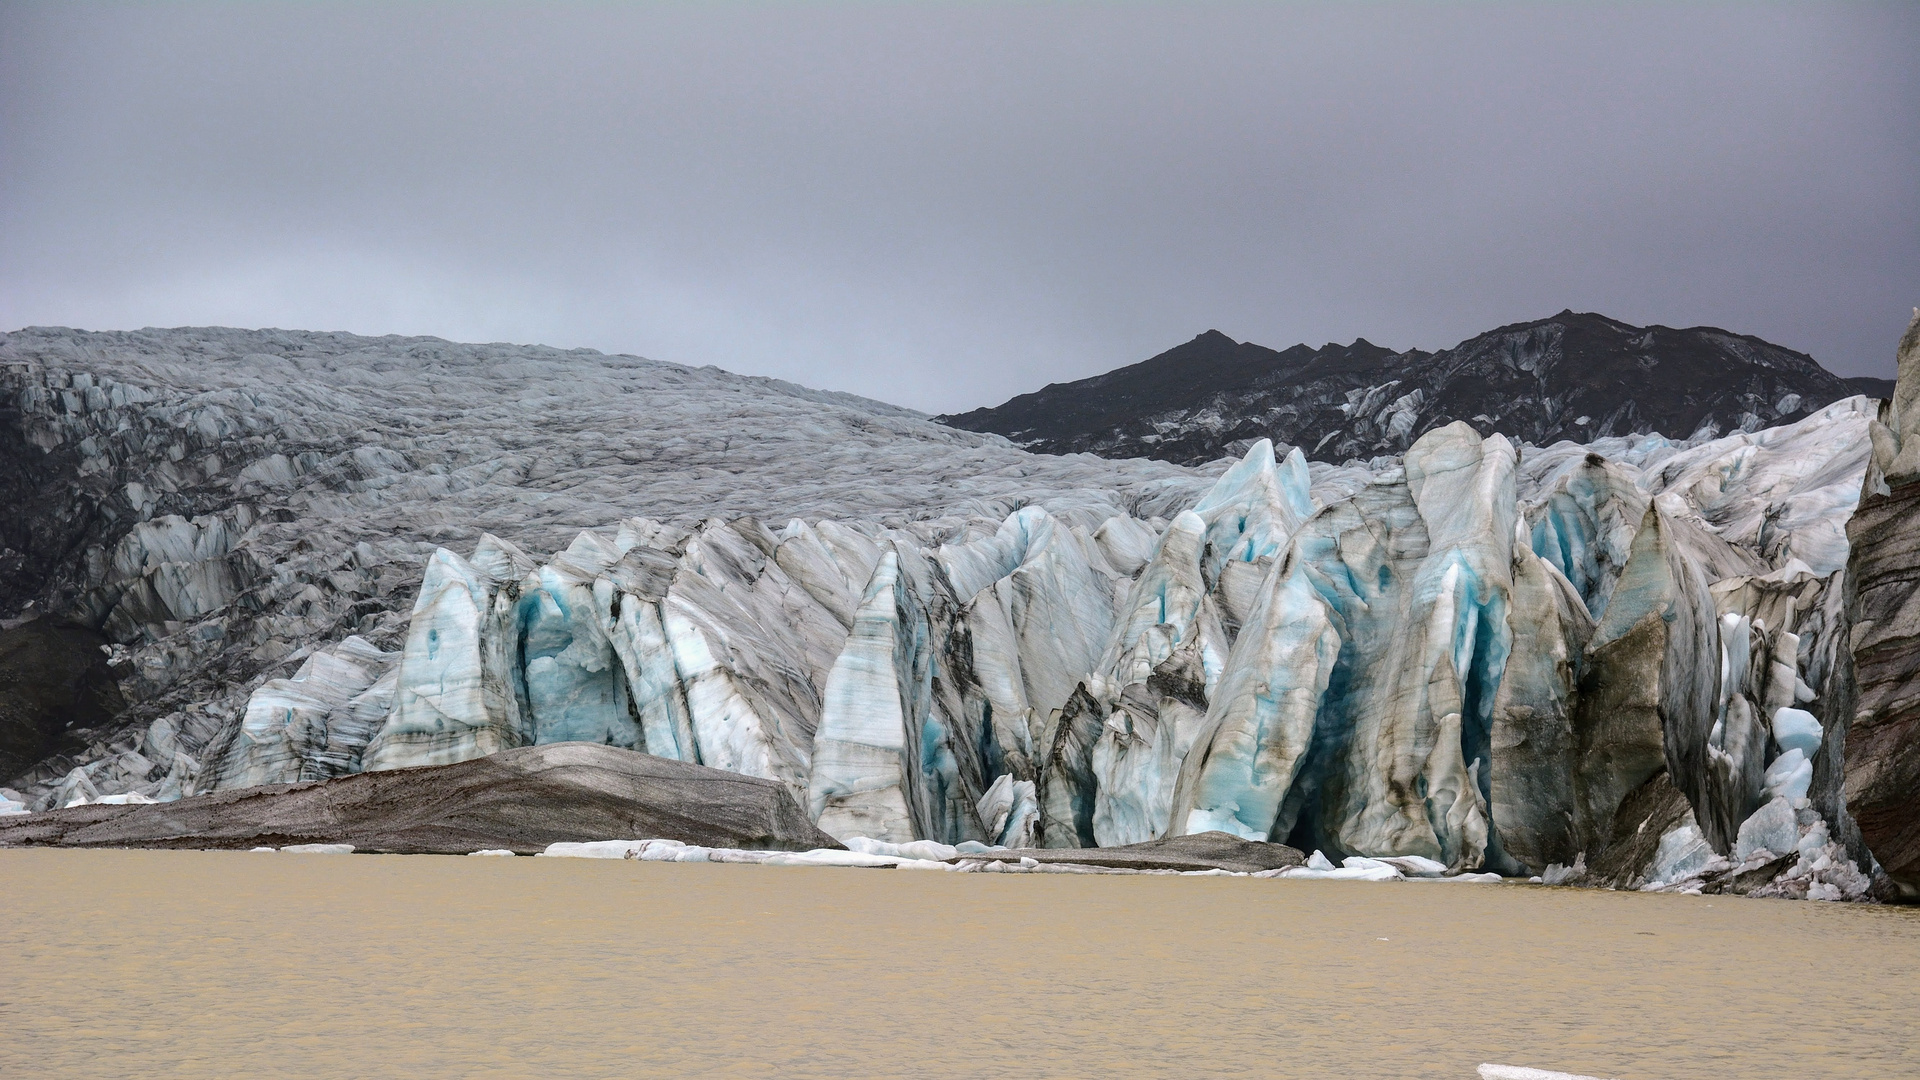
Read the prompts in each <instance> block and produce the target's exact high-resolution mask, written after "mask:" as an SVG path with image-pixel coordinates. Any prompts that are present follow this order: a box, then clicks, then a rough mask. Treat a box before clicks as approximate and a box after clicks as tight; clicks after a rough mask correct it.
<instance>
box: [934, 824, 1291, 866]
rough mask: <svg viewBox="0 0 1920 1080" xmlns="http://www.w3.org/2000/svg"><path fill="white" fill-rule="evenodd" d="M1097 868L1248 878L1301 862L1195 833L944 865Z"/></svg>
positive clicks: (1274, 848) (1271, 847) (1225, 837)
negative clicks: (1226, 872) (1222, 873)
mask: <svg viewBox="0 0 1920 1080" xmlns="http://www.w3.org/2000/svg"><path fill="white" fill-rule="evenodd" d="M1022 859H1032V860H1034V861H1035V862H1039V863H1051V864H1063V865H1071V866H1096V867H1101V868H1103V869H1110V870H1231V871H1233V872H1235V873H1243V874H1252V873H1258V872H1259V871H1261V870H1277V869H1280V868H1281V867H1286V866H1300V865H1301V864H1303V863H1305V862H1306V856H1304V855H1302V854H1301V853H1300V852H1299V851H1298V850H1296V849H1294V848H1290V847H1288V846H1286V845H1285V844H1267V843H1262V842H1260V841H1258V840H1242V839H1240V838H1239V837H1237V836H1233V835H1230V834H1228V833H1223V832H1203V833H1195V834H1193V835H1191V836H1173V837H1168V838H1166V839H1162V840H1149V841H1147V842H1146V843H1144V844H1128V845H1126V846H1125V847H1109V848H1010V849H1007V850H1004V851H987V852H981V853H979V854H967V855H960V856H958V857H956V858H954V859H950V860H948V861H949V862H965V861H968V860H985V861H988V862H1013V863H1017V862H1019V861H1020V860H1022Z"/></svg>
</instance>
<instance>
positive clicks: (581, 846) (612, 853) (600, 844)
mask: <svg viewBox="0 0 1920 1080" xmlns="http://www.w3.org/2000/svg"><path fill="white" fill-rule="evenodd" d="M662 842H663V841H659V840H589V841H586V842H583V843H569V842H565V841H562V842H559V843H553V844H548V845H547V849H546V850H545V851H542V852H541V853H540V854H542V855H547V856H551V857H553V858H559V859H625V858H630V857H632V856H631V855H630V854H629V853H630V852H631V853H635V854H637V853H639V852H642V851H645V850H646V849H647V845H649V844H658V843H662ZM664 842H665V843H674V842H675V841H664Z"/></svg>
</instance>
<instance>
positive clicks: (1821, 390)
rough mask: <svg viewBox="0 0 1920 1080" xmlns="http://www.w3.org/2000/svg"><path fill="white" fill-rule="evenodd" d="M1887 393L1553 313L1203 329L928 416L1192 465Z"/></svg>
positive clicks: (1679, 427) (1881, 383)
mask: <svg viewBox="0 0 1920 1080" xmlns="http://www.w3.org/2000/svg"><path fill="white" fill-rule="evenodd" d="M1890 387H1891V382H1890V381H1889V380H1885V379H1867V378H1861V379H1842V378H1840V377H1839V376H1837V375H1835V374H1833V373H1832V372H1830V371H1827V370H1826V369H1825V368H1823V367H1821V366H1820V365H1819V364H1818V363H1817V362H1815V361H1814V360H1813V358H1812V357H1809V356H1807V355H1806V354H1804V353H1799V352H1795V351H1793V350H1791V349H1787V348H1783V347H1781V346H1778V345H1774V344H1772V343H1770V342H1767V341H1763V340H1761V339H1760V338H1757V337H1752V336H1750V335H1746V334H1735V333H1732V332H1730V331H1727V330H1722V329H1720V328H1718V327H1710V326H1696V327H1689V328H1686V329H1674V328H1672V327H1666V326H1633V325H1630V324H1628V323H1623V322H1620V321H1618V320H1616V319H1610V318H1607V317H1606V316H1604V315H1596V314H1592V313H1575V312H1573V311H1563V312H1561V313H1560V314H1558V315H1555V316H1552V317H1551V318H1546V319H1538V320H1535V321H1532V322H1523V323H1514V324H1511V325H1508V326H1502V327H1499V328H1497V329H1494V330H1490V331H1488V332H1486V333H1484V334H1480V335H1479V336H1477V337H1473V338H1469V339H1468V340H1466V341H1463V342H1461V343H1460V344H1458V345H1455V346H1454V347H1452V348H1450V349H1443V350H1441V351H1439V352H1426V351H1424V350H1420V349H1410V350H1407V351H1404V352H1395V351H1393V350H1391V349H1386V348H1383V347H1381V346H1378V345H1375V344H1373V343H1371V342H1369V341H1367V340H1366V339H1364V338H1361V339H1358V340H1356V341H1354V342H1353V344H1351V345H1338V344H1328V345H1324V346H1322V347H1320V348H1317V349H1316V348H1313V347H1311V346H1308V345H1295V346H1293V347H1292V348H1290V349H1285V350H1278V351H1276V350H1273V349H1268V348H1265V347H1263V346H1260V345H1255V344H1253V343H1251V342H1244V343H1243V342H1236V341H1234V340H1233V339H1232V338H1230V337H1228V336H1227V335H1225V334H1223V333H1220V332H1219V331H1217V330H1209V331H1207V332H1206V333H1204V334H1201V335H1199V336H1198V337H1196V338H1194V339H1193V340H1192V341H1189V342H1187V343H1185V344H1183V345H1179V346H1176V347H1175V348H1172V349H1169V350H1167V351H1166V352H1164V353H1161V354H1160V355H1158V356H1155V357H1153V358H1152V359H1150V360H1145V361H1142V362H1140V363H1138V364H1132V365H1129V366H1127V367H1123V368H1118V369H1116V370H1114V371H1110V372H1107V373H1106V374H1104V375H1096V376H1094V377H1093V378H1090V379H1081V380H1078V381H1076V382H1070V383H1055V384H1053V385H1050V386H1047V387H1045V388H1043V389H1041V390H1038V391H1035V392H1033V393H1031V394H1022V395H1020V396H1018V397H1015V398H1013V399H1011V400H1009V401H1007V402H1006V403H1004V404H1002V405H998V406H995V407H992V408H986V409H976V410H974V411H972V412H968V413H961V414H957V415H950V416H941V417H937V418H936V419H938V420H940V421H941V422H942V423H945V424H949V425H951V426H953V427H958V428H964V429H966V430H969V431H985V432H996V433H998V434H1001V435H1005V436H1006V437H1008V438H1009V439H1012V440H1013V441H1014V442H1016V443H1018V444H1020V445H1021V446H1024V447H1026V448H1027V449H1029V450H1035V451H1039V452H1042V453H1053V454H1061V453H1075V452H1089V453H1094V454H1099V455H1101V456H1103V457H1115V458H1120V457H1151V458H1160V459H1162V460H1166V461H1175V462H1180V463H1183V464H1200V463H1202V462H1207V461H1212V460H1214V459H1216V458H1219V457H1221V456H1223V455H1226V454H1231V453H1236V452H1238V451H1239V450H1242V449H1244V447H1245V445H1246V444H1248V443H1250V442H1251V441H1252V440H1255V439H1260V438H1271V439H1274V440H1275V441H1277V442H1284V443H1289V444H1292V445H1295V446H1299V447H1301V448H1302V449H1303V450H1304V451H1305V452H1306V453H1307V454H1308V456H1310V457H1313V458H1317V459H1319V460H1323V461H1345V460H1348V459H1352V458H1368V457H1374V456H1378V455H1382V454H1395V453H1399V452H1401V451H1403V450H1405V449H1406V448H1407V447H1408V446H1410V445H1412V443H1413V441H1414V440H1415V439H1418V438H1419V437H1420V436H1421V435H1423V434H1425V433H1426V432H1427V431H1430V430H1432V429H1433V428H1436V427H1441V426H1443V425H1445V424H1449V423H1452V422H1453V421H1455V420H1466V421H1468V422H1470V423H1472V424H1473V425H1474V426H1475V427H1477V428H1479V429H1480V430H1481V431H1483V432H1487V433H1492V432H1496V431H1497V432H1500V433H1502V434H1505V435H1507V436H1508V437H1509V438H1513V439H1517V440H1521V441H1525V442H1529V443H1533V444H1535V445H1547V444H1550V443H1554V442H1558V441H1560V440H1562V439H1570V440H1573V441H1575V442H1589V441H1591V440H1593V439H1596V438H1603V437H1606V436H1610V435H1627V434H1644V433H1651V432H1657V433H1659V434H1662V435H1666V436H1668V437H1670V438H1674V439H1684V438H1687V437H1689V436H1692V435H1694V434H1696V433H1699V432H1701V431H1703V430H1705V431H1711V432H1714V433H1716V434H1717V433H1724V432H1728V431H1734V430H1746V431H1753V430H1757V429H1759V428H1762V427H1767V426H1771V425H1774V424H1781V423H1789V422H1792V421H1794V420H1798V419H1800V418H1802V417H1804V416H1806V415H1808V414H1809V413H1811V412H1813V411H1815V410H1817V409H1819V408H1821V407H1823V406H1825V405H1828V404H1831V403H1832V402H1834V401H1838V400H1840V399H1841V398H1846V397H1851V396H1853V395H1855V394H1860V393H1866V394H1872V395H1874V396H1884V395H1885V394H1886V393H1888V392H1889V390H1890Z"/></svg>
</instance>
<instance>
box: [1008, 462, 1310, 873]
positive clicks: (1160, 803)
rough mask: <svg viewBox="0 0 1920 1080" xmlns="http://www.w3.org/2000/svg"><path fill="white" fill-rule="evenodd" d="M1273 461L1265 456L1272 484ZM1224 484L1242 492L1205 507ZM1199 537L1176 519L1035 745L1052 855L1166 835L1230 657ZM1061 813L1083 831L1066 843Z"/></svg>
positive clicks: (1238, 537) (1240, 541)
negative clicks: (1089, 665) (1045, 771)
mask: <svg viewBox="0 0 1920 1080" xmlns="http://www.w3.org/2000/svg"><path fill="white" fill-rule="evenodd" d="M1272 459H1273V455H1272V452H1271V450H1270V449H1269V450H1268V451H1267V453H1266V463H1267V465H1268V466H1269V469H1268V471H1269V472H1270V471H1271V468H1270V466H1271V463H1272ZM1252 475H1253V476H1254V477H1256V478H1257V477H1258V476H1259V475H1261V474H1259V473H1258V472H1255V473H1253V474H1252ZM1229 479H1233V480H1235V482H1236V486H1235V487H1234V488H1232V489H1231V490H1236V491H1237V490H1240V489H1241V487H1243V486H1244V485H1243V484H1241V483H1240V481H1241V480H1242V479H1243V478H1234V477H1232V474H1231V473H1229V476H1228V477H1223V478H1222V480H1221V482H1220V484H1218V485H1216V486H1215V488H1214V491H1213V492H1212V493H1210V495H1209V499H1214V498H1215V497H1217V496H1219V495H1220V494H1221V491H1222V489H1223V488H1226V487H1228V483H1229ZM1265 490H1266V489H1262V488H1258V487H1256V488H1255V489H1254V493H1255V494H1263V493H1264V491H1265ZM1231 506H1233V503H1231V502H1216V507H1215V508H1216V510H1218V509H1220V508H1222V507H1231ZM1235 516H1236V520H1238V515H1237V512H1235ZM1208 531H1209V526H1208V523H1207V520H1206V518H1204V517H1202V516H1201V515H1200V514H1198V513H1196V512H1194V511H1187V512H1185V513H1183V514H1181V515H1179V516H1178V517H1176V518H1174V520H1173V522H1172V524H1170V525H1169V526H1168V527H1167V530H1166V532H1165V533H1164V534H1162V535H1161V537H1160V543H1159V545H1158V546H1157V547H1156V548H1155V549H1154V553H1153V556H1152V558H1150V559H1149V560H1148V562H1147V565H1146V567H1145V568H1144V569H1143V570H1141V572H1140V577H1139V578H1138V580H1137V581H1135V582H1134V584H1133V588H1132V590H1131V591H1130V592H1129V593H1128V596H1127V604H1126V608H1125V610H1124V612H1123V614H1122V615H1121V617H1120V618H1119V619H1118V620H1117V621H1116V622H1115V624H1114V630H1113V635H1112V637H1111V639H1110V640H1109V641H1108V643H1107V647H1106V649H1105V650H1104V651H1103V653H1102V654H1101V657H1100V660H1099V668H1098V670H1097V671H1096V672H1094V673H1092V674H1090V676H1089V677H1088V680H1087V683H1086V687H1085V690H1086V694H1085V697H1084V699H1079V700H1077V702H1076V703H1073V704H1071V705H1070V707H1069V708H1067V709H1063V710H1062V711H1061V712H1060V713H1058V714H1056V716H1055V717H1054V718H1053V720H1052V722H1051V723H1050V725H1049V734H1048V736H1046V737H1045V738H1044V739H1043V745H1046V746H1047V747H1048V748H1049V752H1050V754H1051V758H1050V762H1049V769H1050V770H1051V772H1050V775H1048V776H1047V777H1046V778H1045V782H1044V783H1043V784H1042V785H1041V790H1042V794H1043V796H1045V797H1043V799H1042V801H1041V813H1042V821H1043V824H1042V834H1043V837H1044V843H1045V845H1046V846H1048V847H1055V846H1061V845H1062V844H1064V843H1065V840H1064V838H1065V837H1067V836H1069V835H1072V836H1075V837H1078V838H1079V839H1080V841H1081V843H1079V844H1078V846H1089V844H1091V843H1097V844H1099V845H1101V846H1111V845H1117V844H1133V843H1141V842H1144V841H1147V840H1151V839H1153V838H1154V837H1156V836H1160V835H1163V834H1164V833H1165V832H1166V830H1167V825H1168V821H1169V817H1170V813H1171V808H1172V798H1173V788H1174V784H1175V781H1176V778H1177V776H1178V773H1179V769H1180V763H1181V761H1182V759H1183V758H1184V756H1185V754H1186V752H1187V750H1188V749H1189V748H1190V747H1191V746H1192V743H1193V740H1194V739H1195V738H1196V737H1197V736H1198V735H1199V732H1200V729H1201V726H1202V725H1203V724H1204V722H1205V713H1206V708H1207V701H1208V697H1209V694H1210V692H1211V689H1212V687H1213V686H1214V684H1215V683H1216V682H1217V681H1218V679H1219V677H1220V672H1221V670H1222V668H1223V666H1224V664H1225V661H1226V653H1227V649H1228V641H1227V636H1226V631H1225V629H1224V628H1223V627H1222V626H1221V622H1220V614H1219V607H1218V605H1217V604H1216V602H1215V600H1214V598H1213V596H1212V594H1211V590H1210V589H1209V587H1208V583H1207V580H1206V576H1205V570H1204V566H1205V561H1206V557H1207V552H1208V550H1209V546H1208V542H1207V536H1208ZM1225 539H1226V540H1227V541H1228V542H1229V543H1230V544H1232V545H1234V546H1235V547H1242V546H1243V545H1244V544H1245V543H1246V542H1247V535H1246V533H1245V532H1244V531H1241V530H1239V529H1238V528H1237V527H1236V528H1235V529H1234V530H1233V531H1231V533H1230V534H1229V535H1228V536H1227V537H1226V538H1225ZM1069 806H1071V807H1073V808H1074V810H1073V814H1074V819H1075V820H1076V821H1078V822H1080V824H1076V825H1074V826H1073V827H1072V829H1071V831H1069V827H1068V825H1067V821H1068V818H1067V816H1066V814H1067V808H1068V807H1069Z"/></svg>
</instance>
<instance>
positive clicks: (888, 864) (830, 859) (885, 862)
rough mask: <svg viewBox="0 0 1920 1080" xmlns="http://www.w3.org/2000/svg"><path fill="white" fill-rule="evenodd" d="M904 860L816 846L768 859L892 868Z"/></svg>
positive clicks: (780, 863) (790, 863) (786, 862)
mask: <svg viewBox="0 0 1920 1080" xmlns="http://www.w3.org/2000/svg"><path fill="white" fill-rule="evenodd" d="M902 861H903V860H901V859H897V858H894V857H892V856H890V855H866V854H862V853H861V852H858V851H835V850H833V849H831V848H815V849H813V850H812V851H783V852H780V853H779V854H777V855H773V856H771V857H769V858H768V859H767V860H766V865H768V866H858V867H867V868H871V869H889V870H890V869H892V868H893V867H896V866H898V865H900V863H901V862H902ZM942 865H945V864H942Z"/></svg>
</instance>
